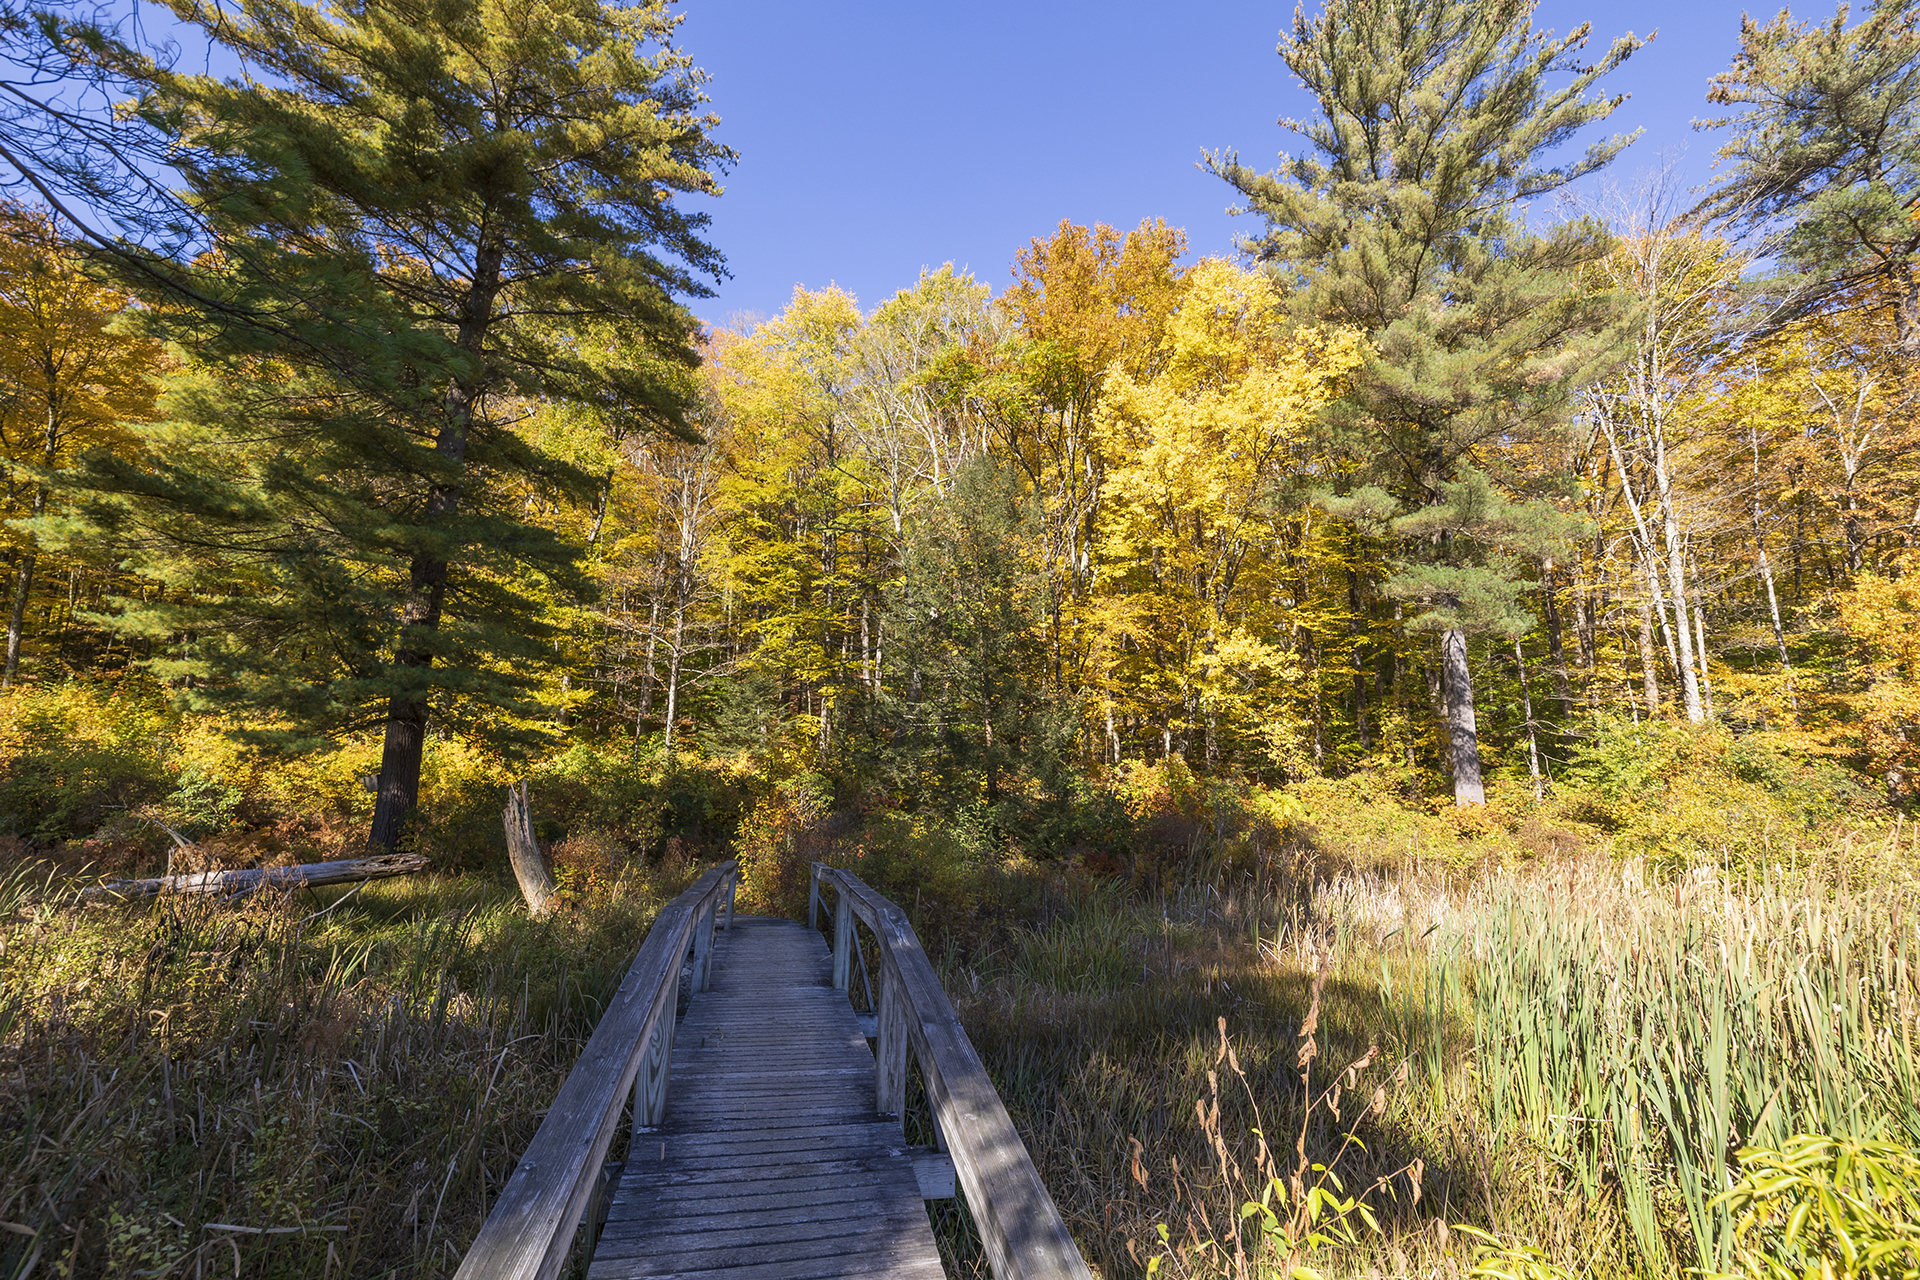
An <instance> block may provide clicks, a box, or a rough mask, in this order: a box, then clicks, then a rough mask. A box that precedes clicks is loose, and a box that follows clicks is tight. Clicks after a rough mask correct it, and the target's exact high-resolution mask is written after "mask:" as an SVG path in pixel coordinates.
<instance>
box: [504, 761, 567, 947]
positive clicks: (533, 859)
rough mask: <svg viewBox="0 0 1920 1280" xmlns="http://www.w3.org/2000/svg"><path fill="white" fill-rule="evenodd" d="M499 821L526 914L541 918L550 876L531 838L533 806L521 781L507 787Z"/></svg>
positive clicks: (547, 901) (549, 894)
mask: <svg viewBox="0 0 1920 1280" xmlns="http://www.w3.org/2000/svg"><path fill="white" fill-rule="evenodd" d="M500 820H501V823H502V825H504V826H505V828H506V832H507V860H508V861H509V862H511V863H512V864H513V878H514V879H515V880H518V881H519V882H520V893H521V895H522V896H523V897H525V898H526V900H527V914H528V915H531V916H536V917H538V916H543V915H545V914H546V913H547V909H548V908H549V907H550V906H552V904H553V888H554V886H553V876H552V874H551V873H550V872H548V870H547V860H546V858H545V857H543V856H542V855H541V853H540V842H539V841H538V840H536V839H535V838H534V835H533V804H532V802H531V801H530V800H529V798H528V796H527V784H526V781H525V780H524V779H523V780H522V781H520V782H519V783H510V784H509V785H508V786H507V808H506V812H505V813H503V814H501V815H500Z"/></svg>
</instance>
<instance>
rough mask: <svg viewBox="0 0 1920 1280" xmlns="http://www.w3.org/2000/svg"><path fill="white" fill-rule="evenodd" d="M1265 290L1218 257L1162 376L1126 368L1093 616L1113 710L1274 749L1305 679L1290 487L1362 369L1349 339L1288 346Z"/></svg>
mask: <svg viewBox="0 0 1920 1280" xmlns="http://www.w3.org/2000/svg"><path fill="white" fill-rule="evenodd" d="M1278 301H1279V300H1278V298H1277V297H1276V295H1275V293H1274V290H1273V286H1272V285H1271V284H1270V283H1269V282H1268V281H1267V279H1266V278H1265V277H1264V276H1261V275H1259V274H1256V273H1251V272H1246V271H1242V270H1240V269H1239V268H1237V267H1235V266H1234V265H1232V264H1231V263H1228V262H1225V261H1222V260H1220V259H1207V260H1205V261H1203V262H1201V263H1199V264H1198V265H1197V266H1195V267H1194V268H1193V269H1192V271H1191V272H1189V273H1188V274H1187V276H1186V277H1185V279H1184V280H1183V282H1182V286H1181V295H1180V302H1179V309H1178V310H1177V311H1176V312H1175V313H1174V315H1173V316H1172V317H1171V318H1170V319H1169V321H1168V322H1167V326H1166V330H1165V334H1164V336H1163V337H1162V339H1161V342H1160V356H1161V358H1160V359H1159V361H1158V362H1157V366H1158V367H1157V368H1156V369H1155V370H1154V371H1153V372H1152V373H1151V374H1150V375H1149V376H1146V377H1144V378H1143V377H1137V376H1136V375H1135V374H1134V373H1133V372H1131V371H1130V370H1129V369H1127V368H1126V367H1124V366H1121V365H1118V364H1116V365H1115V366H1114V367H1113V368H1112V370H1111V371H1110V372H1109V373H1108V375H1107V380H1106V386H1105V389H1104V396H1103V399H1102V401H1101V403H1100V406H1099V409H1098V413H1097V430H1098V437H1099V441H1100V447H1101V450H1102V452H1103V454H1104V455H1105V457H1106V458H1107V459H1108V465H1107V471H1106V479H1105V483H1104V484H1103V485H1102V487H1101V509H1102V522H1101V529H1100V536H1099V541H1098V544H1097V545H1098V552H1099V564H1100V571H1099V573H1098V574H1097V576H1096V582H1097V584H1098V588H1097V590H1098V596H1099V604H1098V608H1099V611H1100V614H1101V617H1102V619H1103V621H1104V622H1105V624H1106V627H1105V639H1104V649H1105V657H1106V661H1105V664H1104V666H1105V669H1106V671H1107V678H1106V683H1107V687H1108V689H1109V691H1110V694H1111V695H1112V696H1114V697H1116V698H1120V699H1123V700H1126V701H1129V702H1132V703H1134V704H1136V706H1135V709H1136V710H1137V711H1139V712H1140V713H1141V714H1150V715H1156V716H1159V717H1162V719H1163V730H1162V735H1163V736H1162V740H1163V744H1164V745H1165V748H1166V750H1167V751H1168V752H1169V754H1171V753H1172V752H1173V750H1175V739H1176V738H1179V739H1182V740H1183V741H1184V740H1185V739H1186V738H1187V737H1189V736H1190V735H1191V733H1192V732H1193V731H1194V730H1199V731H1200V732H1201V733H1202V734H1203V736H1204V746H1205V754H1206V758H1207V761H1208V763H1209V765H1211V764H1212V763H1213V762H1214V761H1215V760H1216V759H1217V758H1218V750H1219V744H1220V737H1221V734H1222V731H1223V730H1227V729H1231V730H1232V731H1235V732H1238V733H1240V734H1245V735H1251V736H1253V737H1255V738H1256V739H1267V740H1271V739H1272V737H1273V735H1274V733H1275V731H1276V730H1277V728H1278V725H1277V723H1276V721H1277V718H1278V716H1279V715H1280V711H1279V707H1280V704H1281V702H1282V700H1283V699H1284V697H1285V692H1286V686H1287V683H1288V681H1289V679H1290V678H1291V676H1292V675H1293V674H1294V672H1293V664H1292V662H1291V660H1290V658H1289V656H1288V653H1287V650H1286V646H1285V644H1284V643H1283V637H1284V633H1285V622H1284V620H1283V618H1282V617H1281V616H1280V615H1279V613H1278V610H1277V606H1278V604H1279V601H1280V599H1281V593H1280V592H1279V591H1278V590H1276V586H1277V584H1276V582H1275V580H1274V579H1275V575H1276V573H1277V572H1278V571H1279V569H1280V557H1279V555H1278V554H1277V553H1278V552H1279V551H1280V549H1281V548H1280V546H1279V544H1280V542H1281V540H1282V534H1281V531H1280V530H1279V528H1278V527H1277V526H1278V522H1279V520H1280V519H1281V518H1282V517H1283V516H1284V515H1285V513H1286V512H1287V511H1288V510H1289V509H1290V507H1291V505H1293V504H1290V503H1289V501H1288V494H1287V485H1288V484H1289V482H1290V481H1291V480H1293V479H1296V478H1298V477H1301V476H1306V475H1310V474H1311V473H1312V471H1313V469H1314V461H1315V460H1314V459H1313V458H1311V457H1308V456H1305V454H1304V452H1303V451H1304V450H1305V449H1306V448H1307V440H1308V435H1307V432H1306V429H1305V428H1306V426H1307V424H1308V422H1309V421H1310V420H1311V418H1312V417H1313V415H1314V414H1315V413H1316V412H1317V411H1318V410H1319V409H1320V407H1321V406H1322V405H1324V404H1326V403H1327V402H1328V401H1329V400H1331V399H1332V398H1333V397H1334V396H1335V395H1336V394H1338V389H1339V383H1340V380H1341V379H1342V378H1343V377H1344V376H1346V375H1347V374H1348V373H1349V372H1351V371H1352V370H1353V369H1355V368H1357V367H1358V366H1359V364H1360V362H1361V358H1362V346H1361V339H1360V337H1359V335H1358V334H1357V333H1355V332H1353V331H1351V330H1332V331H1326V330H1312V329H1298V330H1295V331H1294V332H1292V333H1291V334H1283V333H1280V332H1278V331H1276V328H1275V324H1274V316H1275V313H1276V308H1277V305H1278Z"/></svg>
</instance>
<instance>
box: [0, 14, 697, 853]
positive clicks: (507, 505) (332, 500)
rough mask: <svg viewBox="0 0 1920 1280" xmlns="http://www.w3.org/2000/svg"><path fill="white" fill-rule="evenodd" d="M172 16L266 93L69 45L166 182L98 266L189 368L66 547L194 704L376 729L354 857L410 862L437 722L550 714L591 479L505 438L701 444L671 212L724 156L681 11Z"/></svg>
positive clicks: (127, 215) (331, 727)
mask: <svg viewBox="0 0 1920 1280" xmlns="http://www.w3.org/2000/svg"><path fill="white" fill-rule="evenodd" d="M173 8H174V11H175V13H176V15H177V16H178V17H179V18H180V19H181V20H182V21H183V22H187V23H190V24H193V25H196V26H198V27H200V28H201V29H202V30H203V31H204V32H205V34H206V36H207V38H208V39H209V40H211V41H213V42H215V43H217V44H219V45H223V46H225V47H226V48H227V49H228V50H230V51H231V52H232V53H233V54H234V55H236V56H237V57H238V58H240V60H241V61H242V62H243V64H244V65H245V67H246V68H247V74H246V75H245V76H243V77H235V78H231V79H219V78H216V77H213V76H208V75H191V74H184V73H182V72H180V71H177V70H175V69H173V68H171V67H169V66H166V65H163V64H162V63H160V62H158V61H156V60H155V59H154V58H152V57H150V56H147V55H145V54H143V53H141V52H140V51H138V50H136V49H133V48H130V47H127V46H126V45H123V44H120V43H116V42H114V41H112V40H107V39H105V38H104V37H103V36H102V35H101V34H100V33H97V32H95V33H93V34H92V35H90V36H88V37H87V39H88V40H90V41H91V42H92V43H91V44H89V45H86V47H88V48H91V49H93V50H94V53H93V54H92V57H93V58H94V62H93V65H94V66H95V67H96V68H98V69H99V70H100V73H101V74H102V75H104V76H107V77H109V78H112V79H115V80H117V81H118V82H120V83H122V84H124V85H126V86H127V87H129V88H130V89H131V90H132V91H133V92H134V93H135V99H134V103H133V109H132V111H131V113H130V114H128V115H127V122H126V124H125V125H124V129H125V131H126V133H127V135H128V137H129V139H130V141H129V147H130V149H132V150H134V151H138V150H139V148H141V147H144V148H145V149H146V150H148V151H155V150H160V149H163V150H164V151H165V153H166V155H167V156H168V159H169V161H170V163H171V165H172V168H173V170H174V171H175V172H176V173H177V174H178V175H179V177H180V179H181V181H182V189H181V190H180V191H179V193H178V194H177V197H176V198H173V199H171V200H169V201H164V202H160V203H159V204H155V203H153V202H152V201H151V200H148V202H147V203H145V204H142V203H141V202H140V201H139V200H135V199H132V198H131V197H125V189H124V186H123V188H119V189H114V190H106V189H105V188H102V191H103V192H104V194H105V195H107V196H113V197H115V198H117V199H120V203H118V204H117V205H114V206H113V208H114V209H115V210H116V211H117V214H118V216H119V217H120V221H121V225H122V226H133V227H137V228H140V229H144V230H145V231H147V232H148V233H149V235H148V237H147V241H146V242H147V244H148V245H149V246H150V249H149V250H142V249H140V248H137V247H135V246H134V245H133V244H131V243H129V242H128V241H124V240H123V241H118V242H113V243H110V244H107V245H106V250H107V254H108V256H109V257H110V259H111V260H112V261H114V262H116V263H117V264H118V265H119V266H120V268H121V269H122V270H123V272H125V273H126V274H127V275H129V276H130V277H131V278H133V279H135V280H136V281H138V282H140V283H142V284H144V286H145V288H146V290H147V292H148V293H149V295H150V296H151V297H152V298H153V299H154V301H155V303H156V305H155V306H154V307H153V308H152V309H151V311H150V313H149V318H150V324H151V328H152V330H153V331H154V332H156V333H157V334H159V335H160V336H163V337H165V338H166V339H168V340H169V341H171V342H173V343H175V344H176V345H177V347H178V348H179V349H181V350H183V351H187V352H191V353H192V354H193V357H194V359H195V361H196V367H195V368H194V369H193V370H192V371H191V372H190V373H188V374H187V375H185V376H184V378H183V380H181V381H180V382H178V383H177V384H176V385H175V386H174V387H173V389H172V391H171V393H170V394H169V395H168V396H167V398H166V407H167V412H166V415H165V418H164V420H163V421H161V422H160V423H158V424H156V425H155V426H154V427H153V428H152V429H151V431H150V432H149V433H148V437H149V438H148V443H149V444H150V446H151V453H152V454H153V456H154V457H156V458H157V459H158V462H157V463H156V464H155V465H153V466H152V467H151V468H138V467H135V466H133V465H131V464H128V463H126V462H124V461H117V460H115V459H114V458H111V457H106V456H96V457H95V458H94V459H93V462H92V464H91V466H90V467H89V468H87V469H85V470H84V471H83V472H82V473H80V474H79V475H77V476H76V477H74V478H73V479H72V481H71V485H72V487H73V489H74V490H75V492H76V494H77V495H78V496H79V498H80V500H81V505H80V508H79V510H78V512H77V514H76V515H75V516H74V517H72V518H69V519H66V520H64V521H62V522H59V523H58V524H57V525H54V526H52V527H50V528H49V530H48V532H49V534H50V535H53V536H56V537H64V538H67V539H74V540H78V539H106V540H110V541H112V542H113V543H115V544H116V545H118V546H120V547H122V548H124V549H125V553H126V555H127V556H128V557H129V558H130V559H131V561H132V562H133V563H134V564H135V565H137V566H138V567H139V568H141V569H142V570H144V571H145V572H146V573H148V574H149V575H150V576H152V577H154V578H156V579H158V580H159V581H160V582H161V583H162V584H163V585H164V588H165V590H164V591H162V592H161V593H159V595H158V597H157V598H156V599H153V600H152V601H149V602H146V603H134V602H125V603H124V606H123V609H122V612H121V614H120V617H119V626H120V627H121V628H122V629H123V630H125V631H128V632H133V633H141V634H146V635H149V636H151V637H153V638H154V639H156V640H157V641H161V642H164V643H167V644H170V645H171V646H172V647H171V649H170V656H169V657H168V658H167V659H166V660H165V661H164V662H162V663H161V664H160V665H159V669H160V670H161V671H162V672H163V673H164V674H166V675H168V676H171V677H173V678H174V679H175V680H176V681H178V682H180V684H181V685H182V686H183V687H184V688H185V689H186V690H187V691H188V693H187V696H188V698H189V700H190V701H192V702H194V703H196V704H200V705H204V706H209V707H222V708H226V709H231V710H244V711H252V712H255V713H266V714H267V715H268V717H269V718H270V719H271V721H272V722H273V723H274V725H275V726H276V732H277V736H278V737H280V738H281V739H282V740H285V741H311V740H312V739H313V737H314V736H315V735H318V734H334V733H339V732H342V731H346V730H352V729H357V728H364V727H382V728H384V731H385V748H384V754H383V757H382V762H381V769H380V779H379V787H378V799H377V802H376V808H375V814H374V819H373V828H372V832H371V837H370V840H371V844H372V845H373V846H374V847H376V848H391V847H392V846H393V845H394V843H395V841H396V840H397V839H398V838H399V836H400V834H401V831H402V829H403V826H404V821H405V819H406V817H407V814H408V813H409V811H410V810H411V809H412V808H413V806H414V803H415V800H416V797H417V794H418V784H419V775H420V765H421V755H422V751H423V748H424V744H425V741H426V737H427V730H428V725H429V722H430V720H432V719H434V718H435V717H439V718H440V721H441V724H442V726H443V727H444V728H449V729H454V730H464V731H470V732H475V733H479V734H481V735H484V736H485V737H487V738H489V739H491V740H493V741H495V742H498V743H502V744H507V745H511V744H513V743H515V742H523V741H524V740H525V739H526V737H527V736H528V734H529V732H530V731H531V730H532V729H533V728H534V727H536V722H537V721H538V720H539V719H540V718H542V716H543V714H544V713H543V712H542V710H541V708H540V707H539V706H538V705H537V704H538V699H537V698H536V697H535V695H536V694H537V692H538V688H539V669H540V666H541V664H542V663H543V662H546V661H547V660H548V656H549V655H550V653H551V652H552V650H551V646H550V645H548V644H546V643H543V640H544V639H545V636H544V625H545V624H544V623H543V620H542V618H541V610H542V598H543V596H546V595H547V594H548V593H549V592H550V591H553V590H556V589H557V590H559V591H562V592H564V591H566V590H569V589H571V588H572V587H573V586H574V585H575V583H576V569H575V564H574V561H575V557H576V555H577V551H576V548H575V547H574V545H573V544H572V543H570V542H569V541H567V540H566V539H564V538H562V537H560V536H558V535H557V534H556V533H554V532H553V531H552V530H550V529H548V528H545V527H543V526H542V525H541V524H539V523H538V522H536V521H534V520H532V519H530V518H529V516H528V511H529V508H530V506H536V505H538V504H537V503H530V502H529V497H530V496H533V495H539V496H544V497H547V498H559V499H582V500H584V499H588V498H590V497H591V496H592V494H593V492H594V488H595V485H594V480H593V478H591V477H589V476H587V475H585V474H584V473H583V472H581V471H580V470H578V469H576V468H574V467H572V466H570V465H568V464H566V463H564V462H562V461H560V460H558V459H556V458H554V457H551V456H548V455H545V454H543V453H542V452H541V451H539V450H538V449H536V448H534V447H533V446H532V445H530V443H529V438H528V436H527V435H525V434H523V433H522V432H520V431H518V430H516V426H517V424H518V422H519V421H520V420H521V419H522V418H524V417H525V415H526V411H527V406H528V405H529V404H530V403H531V402H533V401H534V400H535V399H536V398H546V399H550V400H557V401H562V402H566V401H576V402H584V403H591V404H594V405H596V406H598V407H599V409H600V410H601V412H602V415H603V417H606V416H608V415H611V416H612V417H613V418H615V419H618V420H620V421H623V422H624V423H626V424H628V425H629V426H630V427H631V429H632V430H634V431H636V432H637V431H642V430H662V431H668V432H680V433H684V432H685V430H686V428H685V427H684V425H683V413H684V409H685V406H686V405H687V404H688V403H689V399H690V397H691V394H692V389H693V381H692V377H691V369H692V367H693V365H694V364H695V355H694V352H693V349H692V345H691V339H692V335H693V330H694V322H693V320H692V318H691V317H690V316H689V315H688V313H687V312H686V311H685V309H684V308H683V307H682V306H681V305H680V304H679V303H678V302H677V301H676V300H675V295H677V294H687V293H699V292H701V291H702V287H701V286H700V285H699V283H698V282H697V280H696V278H695V273H696V272H708V273H712V272H717V271H719V269H720V263H719V259H718V257H717V255H715V253H714V252H713V250H712V249H710V248H709V247H708V246H707V245H706V244H705V243H704V242H703V241H702V240H701V239H700V238H699V233H700V230H701V227H702V224H703V222H704V218H703V217H702V216H699V215H692V214H689V213H686V212H684V211H681V210H679V209H678V208H676V206H675V204H674V203H673V199H672V197H673V196H674V194H675V193H684V192H712V191H714V190H716V187H715V182H714V176H713V175H714V172H715V170H716V169H717V168H718V167H720V166H721V165H723V164H724V163H725V162H726V160H727V153H726V152H725V151H724V150H723V149H721V148H719V147H717V146H716V145H715V144H714V143H713V142H711V141H710V139H709V138H708V136H707V130H708V128H709V127H710V125H711V124H712V118H711V117H709V116H705V115H702V114H701V107H700V104H701V102H702V101H703V99H702V97H701V94H700V91H699V85H700V83H701V80H702V77H701V75H700V73H699V72H698V71H697V70H695V69H694V68H692V67H691V66H690V64H689V63H688V61H687V59H686V58H685V56H684V55H682V54H681V53H680V52H678V51H677V50H675V49H674V48H673V47H672V46H671V44H670V43H669V41H670V39H671V36H672V33H673V29H674V26H675V24H676V22H677V21H678V19H677V18H675V17H673V16H672V15H670V14H669V13H668V11H667V9H666V6H665V5H664V4H640V5H634V6H628V7H620V6H613V5H608V4H603V3H600V2H599V0H514V2H512V3H509V2H507V0H371V2H370V3H366V4H357V5H351V6H344V7H337V6H324V7H323V6H319V5H308V4H303V3H297V2H295V0H242V3H240V4H238V5H236V6H219V7H214V6H203V5H200V4H198V3H195V2H194V0H177V2H176V3H175V4H174V5H173ZM47 30H49V31H51V30H54V29H53V28H47ZM69 34H70V35H71V30H70V31H69ZM83 34H84V33H83ZM83 43H84V42H83ZM10 158H11V159H14V160H15V161H16V163H28V164H29V165H30V164H31V161H28V162H20V161H19V159H18V157H10ZM55 160H56V161H58V160H59V158H58V157H55ZM63 165H64V167H63ZM43 172H44V173H45V174H51V175H52V176H51V177H43V178H42V181H43V182H44V183H45V184H47V185H53V184H55V183H56V182H57V181H61V180H66V181H77V180H78V179H75V178H74V177H73V175H74V174H76V173H81V171H80V170H79V169H77V168H76V167H75V166H74V165H72V164H71V163H66V162H64V161H62V162H59V163H54V162H49V164H48V165H46V166H43ZM63 175H65V176H64V177H63ZM81 176H82V177H84V174H81ZM116 192H118V194H117V195H116ZM122 197H124V198H122ZM143 198H144V197H143ZM183 228H184V229H185V230H184V231H183V230H182V229H183ZM103 242H104V241H103ZM153 246H157V247H158V248H152V247H153ZM160 249H166V250H168V252H160V251H159V250H160ZM589 337H590V339H591V340H587V339H588V338H589ZM609 338H611V339H612V342H611V344H610V343H609ZM610 345H611V346H612V347H613V348H616V349H617V350H618V351H619V353H620V354H619V358H617V359H616V358H610V357H609V356H608V355H607V352H608V350H609V347H610ZM636 353H637V354H636Z"/></svg>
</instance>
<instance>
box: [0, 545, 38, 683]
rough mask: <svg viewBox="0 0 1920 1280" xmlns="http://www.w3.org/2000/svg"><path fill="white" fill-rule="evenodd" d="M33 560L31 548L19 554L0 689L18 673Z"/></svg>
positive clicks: (0, 675) (31, 590)
mask: <svg viewBox="0 0 1920 1280" xmlns="http://www.w3.org/2000/svg"><path fill="white" fill-rule="evenodd" d="M35 559H37V557H36V556H35V554H34V552H33V550H32V548H28V549H27V550H25V551H23V552H21V553H20V568H19V572H18V573H16V574H15V575H14V580H13V611H12V612H11V613H9V614H8V615H7V665H6V670H5V671H4V672H0V689H6V688H10V687H11V686H12V684H13V682H14V679H15V678H16V677H17V676H18V675H19V673H20V642H21V640H22V638H23V637H24V636H25V634H26V626H27V597H28V596H30V595H31V594H33V565H34V561H35Z"/></svg>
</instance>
